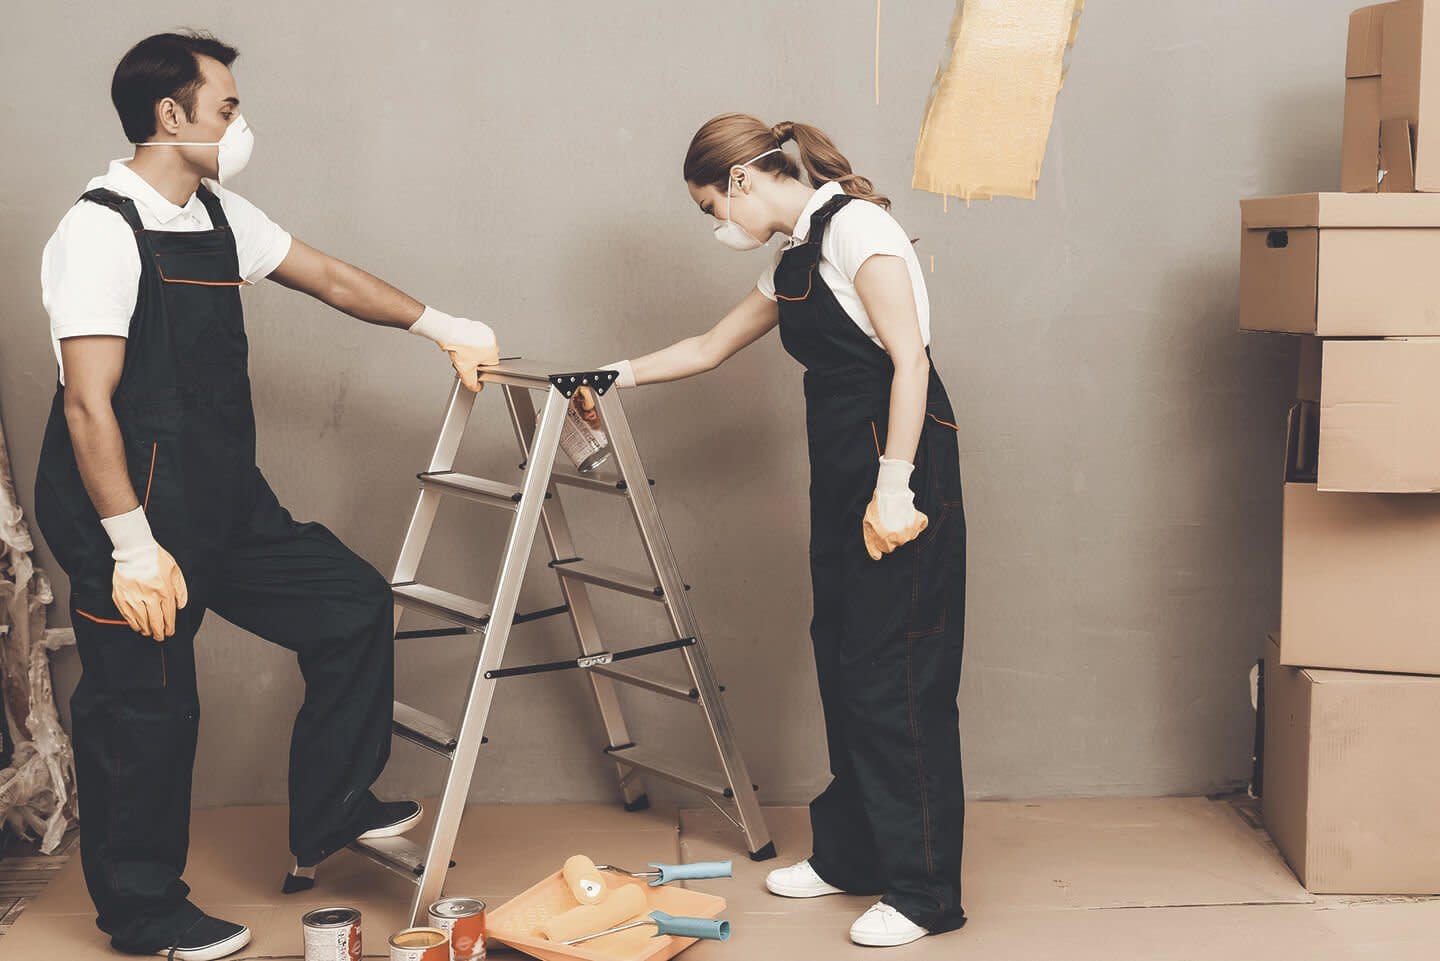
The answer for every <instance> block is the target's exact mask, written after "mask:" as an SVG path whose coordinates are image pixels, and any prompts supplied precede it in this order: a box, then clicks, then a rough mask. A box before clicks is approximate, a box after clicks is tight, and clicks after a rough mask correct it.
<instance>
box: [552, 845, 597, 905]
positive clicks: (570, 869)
mask: <svg viewBox="0 0 1440 961" xmlns="http://www.w3.org/2000/svg"><path fill="white" fill-rule="evenodd" d="M562 873H563V874H564V875H565V884H566V885H567V886H568V887H569V888H570V893H571V895H573V896H574V898H575V900H576V901H579V902H580V903H581V904H599V903H600V902H601V901H603V900H605V895H606V892H607V889H606V887H605V879H604V878H602V877H601V876H600V871H599V869H598V868H596V867H595V862H594V861H592V860H590V859H589V858H587V857H586V856H585V855H583V854H576V855H574V856H573V857H571V858H569V859H568V860H567V861H566V862H565V870H564V871H563V872H562Z"/></svg>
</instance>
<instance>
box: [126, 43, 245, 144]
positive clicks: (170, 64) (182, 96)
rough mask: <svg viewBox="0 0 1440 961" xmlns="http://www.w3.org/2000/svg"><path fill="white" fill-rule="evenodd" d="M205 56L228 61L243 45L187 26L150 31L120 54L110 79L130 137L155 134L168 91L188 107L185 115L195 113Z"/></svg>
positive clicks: (141, 138) (191, 117)
mask: <svg viewBox="0 0 1440 961" xmlns="http://www.w3.org/2000/svg"><path fill="white" fill-rule="evenodd" d="M201 56H205V57H213V58H214V59H216V60H218V61H220V62H221V63H223V64H224V65H225V66H227V67H228V66H230V64H232V63H234V62H235V58H236V57H238V56H240V51H239V50H236V49H235V48H234V47H232V46H229V45H228V44H224V43H221V42H220V41H219V40H216V39H215V38H214V37H212V36H211V35H210V34H208V33H201V32H199V31H196V30H186V31H184V32H183V33H157V34H155V35H154V36H153V37H146V38H145V39H144V40H141V41H140V42H139V43H137V44H135V46H133V47H131V48H130V50H129V52H128V53H126V54H125V56H124V57H121V58H120V64H119V66H117V67H116V68H115V76H114V78H112V79H111V81H110V100H111V102H112V103H114V104H115V112H116V113H118V114H120V123H121V125H122V126H124V128H125V136H126V137H128V138H129V139H130V142H131V143H144V142H145V141H147V140H149V139H150V138H151V137H153V136H155V105H156V104H157V103H159V102H160V101H161V100H164V99H165V98H166V97H171V98H173V99H174V100H175V102H176V103H178V104H179V105H180V106H181V107H182V108H183V109H184V111H185V119H186V120H194V119H195V95H196V93H197V92H198V91H199V90H200V87H201V85H202V84H203V83H204V82H205V78H204V77H202V76H201V75H200V62H199V60H197V59H196V58H197V57H201Z"/></svg>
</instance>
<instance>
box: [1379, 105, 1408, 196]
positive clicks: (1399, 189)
mask: <svg viewBox="0 0 1440 961" xmlns="http://www.w3.org/2000/svg"><path fill="white" fill-rule="evenodd" d="M1414 189H1415V151H1414V147H1413V144H1412V142H1411V137H1410V121H1408V120H1405V119H1403V118H1400V119H1396V120H1382V121H1380V190H1381V192H1382V193H1390V194H1401V193H1409V192H1411V191H1412V190H1414Z"/></svg>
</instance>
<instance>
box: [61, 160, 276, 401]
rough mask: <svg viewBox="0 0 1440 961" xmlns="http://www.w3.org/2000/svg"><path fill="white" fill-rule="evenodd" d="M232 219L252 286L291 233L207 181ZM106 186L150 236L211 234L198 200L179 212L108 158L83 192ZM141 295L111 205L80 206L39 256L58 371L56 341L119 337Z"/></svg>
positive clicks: (125, 235) (134, 254)
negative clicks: (126, 202) (131, 206)
mask: <svg viewBox="0 0 1440 961" xmlns="http://www.w3.org/2000/svg"><path fill="white" fill-rule="evenodd" d="M205 186H206V187H208V188H209V189H210V191H211V192H212V193H214V194H215V196H216V198H217V199H219V201H220V206H221V208H222V209H223V210H224V211H225V218H226V219H227V220H229V221H230V230H231V233H233V234H234V236H235V249H236V252H237V253H238V254H239V259H240V277H241V278H242V279H243V280H244V281H245V282H246V283H251V284H253V283H255V282H257V281H259V280H261V279H263V278H264V277H266V276H267V275H269V274H270V273H271V271H273V270H274V269H275V268H276V267H278V266H280V262H281V261H282V260H284V259H285V255H286V254H288V253H289V252H290V235H289V234H288V233H286V232H285V231H284V230H282V229H281V228H280V227H278V226H277V225H276V224H275V223H274V222H273V221H271V220H270V218H269V217H267V216H265V214H264V213H263V212H262V211H261V210H260V208H259V207H256V206H255V205H254V204H252V203H250V201H248V200H246V199H245V198H244V197H241V196H240V195H239V194H237V193H235V192H234V191H231V190H226V189H225V188H224V187H221V186H220V185H219V184H218V183H215V182H214V181H211V180H206V181H205ZM96 187H105V188H107V189H109V190H113V191H115V192H116V193H117V194H121V195H123V196H126V197H129V198H130V199H131V200H133V201H135V208H136V210H138V211H139V213H140V223H141V224H142V225H144V226H145V228H146V229H148V230H210V229H211V228H212V227H213V226H214V225H213V224H212V223H211V222H210V211H208V210H206V209H205V204H204V203H203V202H201V200H200V197H199V196H198V195H197V194H191V196H190V199H189V200H188V201H186V203H185V205H184V206H183V207H177V206H176V205H175V204H173V203H171V202H170V201H168V200H166V199H165V198H164V197H163V196H161V194H160V192H159V191H157V190H156V189H155V188H154V187H152V186H150V184H149V183H148V182H146V180H145V179H144V178H143V177H141V176H140V175H139V174H137V173H136V172H135V171H133V170H131V169H130V166H129V162H128V160H125V159H121V160H113V161H111V162H110V169H109V170H107V171H106V172H105V173H104V175H102V176H99V177H96V178H95V179H94V180H91V181H90V183H88V184H86V186H85V190H87V191H89V190H93V189H95V188H96ZM139 291H140V252H139V250H138V248H137V247H136V244H135V234H134V232H133V231H132V230H131V229H130V225H129V224H127V223H126V222H125V218H123V217H121V216H120V215H119V214H118V213H117V212H115V211H113V210H111V209H110V208H109V207H102V206H101V205H99V204H92V203H90V202H89V201H83V202H80V203H77V204H75V205H74V206H73V207H71V208H70V210H69V211H68V212H66V214H65V216H64V217H62V218H60V225H59V226H58V227H56V228H55V233H54V234H52V235H51V236H50V240H49V241H48V242H47V243H46V244H45V252H44V254H43V255H42V256H41V258H40V296H41V299H42V300H43V301H44V304H45V310H46V311H47V312H48V313H49V314H50V340H51V344H52V346H53V347H54V349H55V363H56V364H57V365H59V366H60V367H61V370H60V383H62V384H63V383H65V371H64V365H63V364H62V363H61V360H60V341H61V340H63V339H64V338H66V337H80V336H86V335H93V334H105V335H110V336H115V337H125V336H128V335H129V333H130V318H131V316H132V315H133V314H134V313H135V303H136V299H137V298H138V297H139Z"/></svg>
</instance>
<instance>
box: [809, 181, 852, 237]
mask: <svg viewBox="0 0 1440 961" xmlns="http://www.w3.org/2000/svg"><path fill="white" fill-rule="evenodd" d="M854 199H855V198H854V197H852V196H850V195H849V194H837V195H835V196H834V197H831V198H830V199H829V200H827V201H825V203H824V204H822V205H821V206H820V209H819V210H817V211H815V212H814V213H813V214H811V215H810V233H809V235H808V236H807V237H806V238H805V240H806V242H808V243H814V244H817V245H818V244H819V243H820V241H821V240H823V239H824V238H825V228H826V227H828V226H829V225H830V219H831V218H832V217H834V216H835V215H836V214H838V213H839V212H840V211H841V210H842V209H843V208H844V207H845V205H846V204H848V203H849V202H850V201H852V200H854Z"/></svg>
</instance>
